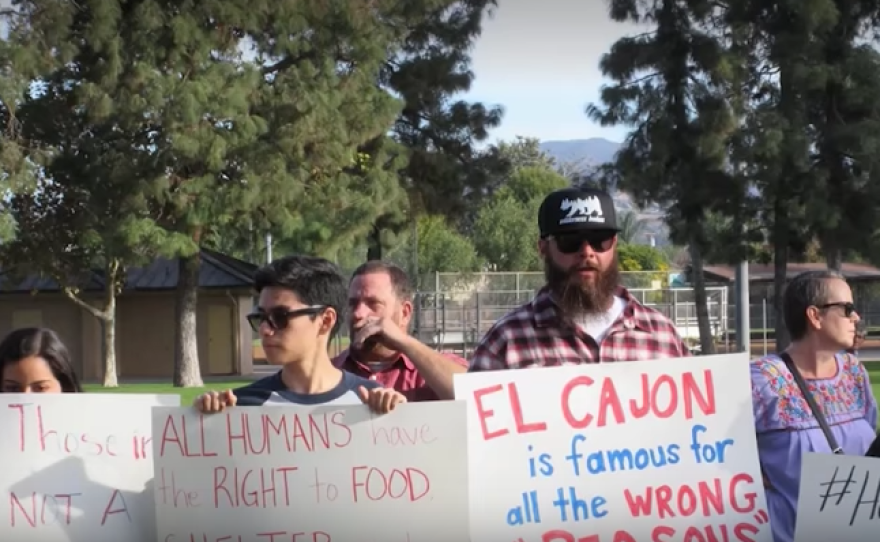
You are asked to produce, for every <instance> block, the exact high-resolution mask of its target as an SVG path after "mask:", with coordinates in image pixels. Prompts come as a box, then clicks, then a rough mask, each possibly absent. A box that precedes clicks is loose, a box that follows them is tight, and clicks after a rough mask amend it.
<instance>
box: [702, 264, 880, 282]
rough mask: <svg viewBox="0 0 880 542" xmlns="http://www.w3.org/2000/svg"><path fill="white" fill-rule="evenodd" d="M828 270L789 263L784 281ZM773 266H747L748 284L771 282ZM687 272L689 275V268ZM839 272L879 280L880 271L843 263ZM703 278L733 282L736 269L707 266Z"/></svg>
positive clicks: (858, 278)
mask: <svg viewBox="0 0 880 542" xmlns="http://www.w3.org/2000/svg"><path fill="white" fill-rule="evenodd" d="M825 269H828V266H827V265H825V264H824V263H790V264H788V269H787V270H786V271H787V272H786V280H789V279H792V278H794V277H795V276H797V275H799V274H801V273H804V272H806V271H822V270H825ZM774 271H775V270H774V268H773V264H757V263H750V264H749V282H773V276H774ZM687 272H688V273H690V267H688V269H687ZM840 272H841V273H842V274H843V276H844V277H845V278H846V279H847V280H856V281H859V280H863V281H871V280H880V269H878V268H876V267H874V266H871V265H867V264H861V263H845V264H843V265H841V268H840ZM703 276H705V277H706V280H708V281H710V282H733V281H734V280H735V277H736V267H734V266H732V265H707V266H705V267H704V268H703Z"/></svg>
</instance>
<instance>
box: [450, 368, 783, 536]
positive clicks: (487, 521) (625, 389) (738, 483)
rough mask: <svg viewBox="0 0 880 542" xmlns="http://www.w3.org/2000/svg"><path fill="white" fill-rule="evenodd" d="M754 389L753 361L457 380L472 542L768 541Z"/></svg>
mask: <svg viewBox="0 0 880 542" xmlns="http://www.w3.org/2000/svg"><path fill="white" fill-rule="evenodd" d="M749 378H750V377H749V365H748V358H747V356H746V355H745V354H736V355H725V356H705V357H694V358H685V359H675V360H657V361H644V362H630V363H608V364H595V365H580V366H565V367H555V368H539V369H523V370H508V371H492V372H480V373H470V374H464V375H456V376H455V396H456V399H460V400H465V401H467V404H468V431H469V433H468V436H469V456H470V472H471V475H470V493H471V499H472V501H474V502H475V503H477V504H475V506H474V507H473V508H472V510H471V539H472V540H487V541H488V540H512V541H518V542H577V541H589V542H611V541H615V542H632V541H639V542H641V541H645V540H658V541H659V540H664V541H670V542H673V541H681V540H719V541H721V540H724V541H730V542H735V541H747V540H751V541H756V542H764V541H766V542H770V541H771V540H772V536H771V532H770V528H769V524H768V519H767V512H766V510H767V509H766V505H765V502H764V491H763V488H762V484H761V475H760V467H759V464H758V455H757V449H756V442H755V424H754V421H753V414H752V398H751V391H750V384H749ZM592 537H596V538H592Z"/></svg>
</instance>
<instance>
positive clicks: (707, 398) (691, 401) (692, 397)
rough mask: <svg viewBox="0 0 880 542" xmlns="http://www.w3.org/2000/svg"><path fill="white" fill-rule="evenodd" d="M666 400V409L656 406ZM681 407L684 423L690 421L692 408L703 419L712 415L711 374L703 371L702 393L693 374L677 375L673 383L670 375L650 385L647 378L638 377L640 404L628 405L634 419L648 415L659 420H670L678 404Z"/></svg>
mask: <svg viewBox="0 0 880 542" xmlns="http://www.w3.org/2000/svg"><path fill="white" fill-rule="evenodd" d="M660 396H668V397H669V402H668V404H666V405H658V404H657V400H658V399H657V398H658V397H660ZM680 399H681V401H682V402H683V403H684V415H685V419H688V420H690V419H693V417H694V405H695V404H696V406H697V407H698V408H699V410H700V411H701V412H702V413H703V414H704V415H707V416H709V415H712V414H715V411H716V407H715V385H714V382H713V380H712V371H711V370H709V369H706V370H705V371H703V389H701V388H700V386H699V384H697V381H696V379H695V378H694V374H693V373H691V372H686V373H683V374H682V375H681V381H680V382H677V381H676V380H675V378H674V377H673V376H671V375H666V374H664V375H660V376H659V377H657V379H656V380H654V381H653V382H652V381H651V380H650V379H649V376H648V375H647V374H643V375H642V377H641V403H639V402H638V401H636V400H635V399H633V400H631V401H630V402H629V410H630V413H631V414H632V415H633V416H634V417H635V418H636V419H639V418H644V417H646V416H648V414H652V415H654V416H655V417H657V418H659V419H665V418H670V417H672V416H673V415H674V414H675V413H676V412H677V411H678V407H679V400H680Z"/></svg>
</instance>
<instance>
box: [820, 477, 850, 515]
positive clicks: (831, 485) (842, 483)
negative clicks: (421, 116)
mask: <svg viewBox="0 0 880 542" xmlns="http://www.w3.org/2000/svg"><path fill="white" fill-rule="evenodd" d="M839 471H840V467H835V468H834V474H833V475H831V480H829V481H827V482H823V483H821V484H819V486H820V487H822V488H823V489H824V490H825V492H824V493H820V494H819V498H821V499H822V505H821V506H820V507H819V511H820V512H822V511H824V510H825V505H826V504H828V499H833V498H834V497H837V502H836V503H834V506H840V503H841V502H842V501H843V498H844V497H845V496H847V495H849V494H850V493H851V491H850V489H849V488H850V486H851V485H852V484H853V482H854V480H853V475H854V474H855V472H856V468H855V467H854V466H853V467H850V469H849V476H847V477H846V478H840V479H838V477H837V475H838V474H839ZM835 491H837V493H835Z"/></svg>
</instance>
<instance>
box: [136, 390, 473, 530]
mask: <svg viewBox="0 0 880 542" xmlns="http://www.w3.org/2000/svg"><path fill="white" fill-rule="evenodd" d="M464 411H465V405H464V404H462V403H459V402H454V401H445V402H433V403H415V404H406V405H402V406H400V407H398V408H397V409H395V410H394V412H392V413H390V414H387V415H385V416H374V415H372V414H371V413H370V412H369V410H368V409H367V407H366V406H363V405H359V406H347V407H329V406H324V407H305V406H290V407H287V406H283V407H278V406H271V407H238V408H233V409H231V410H229V411H226V412H223V413H218V414H209V415H205V416H202V415H200V414H198V413H197V412H196V411H195V410H194V409H192V408H162V409H159V408H157V409H154V411H153V429H154V430H155V431H156V432H157V433H156V439H155V440H154V441H153V450H154V453H155V454H156V458H155V469H156V493H155V495H156V518H157V525H158V530H159V540H160V541H163V542H189V541H190V540H198V541H203V540H227V541H235V542H331V541H332V542H365V541H367V542H372V541H375V542H418V541H420V540H421V541H424V540H435V539H436V538H437V537H438V536H441V537H442V538H444V539H447V540H456V541H458V540H463V541H465V542H466V541H467V540H468V520H467V517H468V498H467V481H468V480H467V447H466V446H465V437H466V422H465V412H464ZM268 533H274V535H273V536H274V538H273V537H272V536H270V535H269V534H268ZM440 533H442V535H441V534H440Z"/></svg>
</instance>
